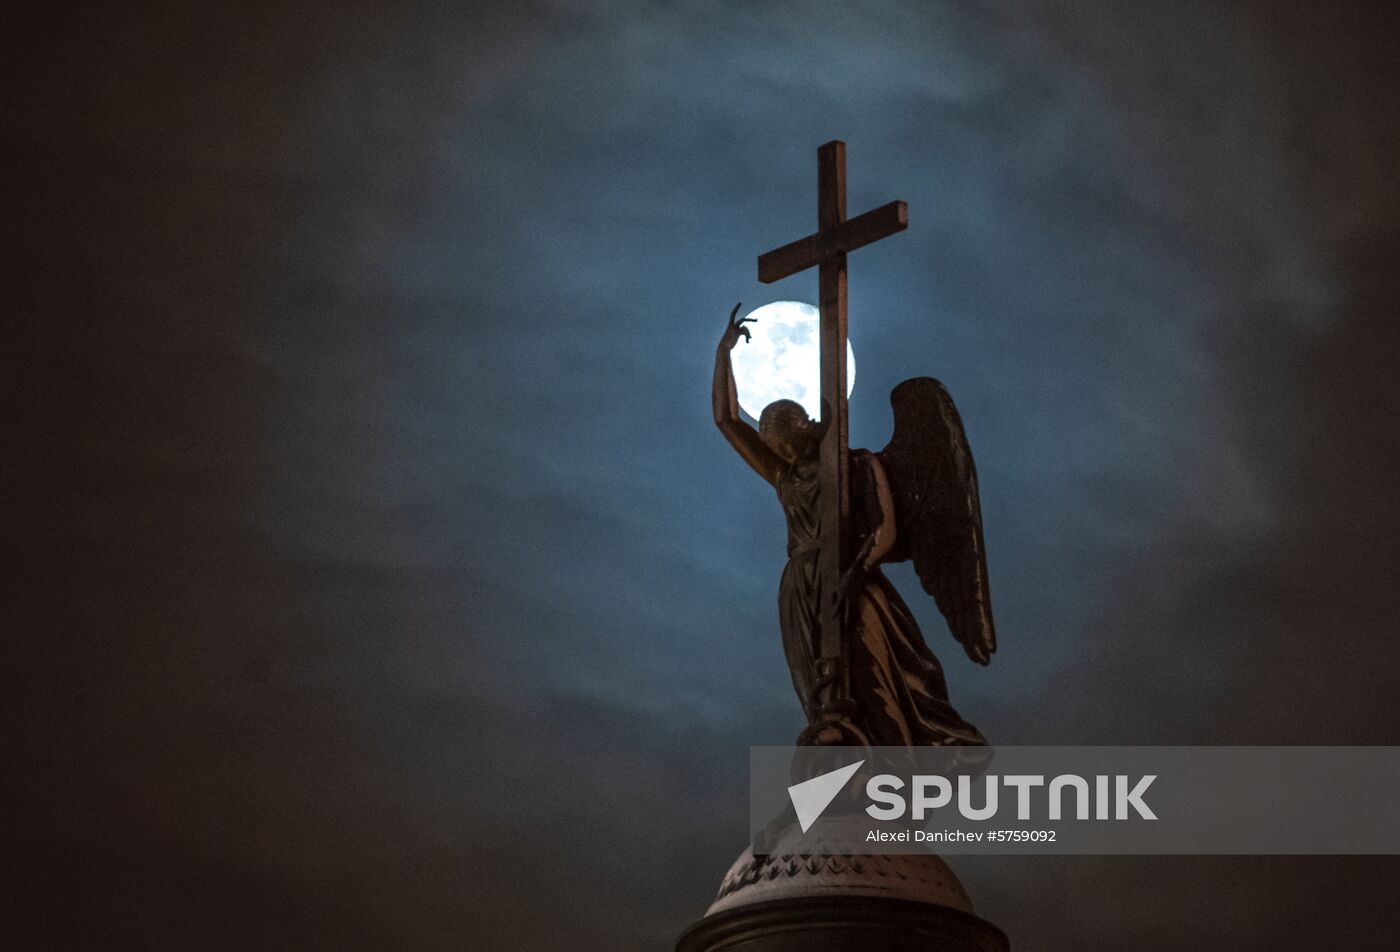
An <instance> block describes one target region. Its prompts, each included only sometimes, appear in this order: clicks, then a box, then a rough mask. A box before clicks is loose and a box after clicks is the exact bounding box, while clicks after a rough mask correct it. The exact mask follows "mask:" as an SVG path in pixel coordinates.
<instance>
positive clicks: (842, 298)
mask: <svg viewBox="0 0 1400 952" xmlns="http://www.w3.org/2000/svg"><path fill="white" fill-rule="evenodd" d="M907 227H909V209H908V207H907V206H906V205H905V204H904V203H903V202H890V203H889V204H888V205H882V206H880V207H879V208H876V209H874V210H873V211H869V212H866V213H865V214H864V215H859V216H857V217H855V218H852V219H850V220H847V218H846V144H845V143H844V142H828V143H826V145H823V146H822V147H821V148H819V149H818V150H817V231H816V233H815V234H811V235H808V236H807V237H806V238H800V239H798V240H797V241H794V242H791V243H789V244H786V245H783V246H782V247H781V248H776V249H774V250H773V251H769V252H767V253H766V254H762V255H759V256H758V279H759V280H760V281H762V282H763V283H764V284H771V283H773V282H774V281H777V280H779V279H781V278H785V277H787V276H788V275H791V274H796V273H797V272H799V271H805V270H806V269H808V268H811V267H816V268H817V269H818V283H819V285H820V302H821V348H820V350H821V379H822V413H821V415H822V420H823V422H825V423H826V424H827V428H826V434H825V435H824V436H823V438H822V445H821V461H820V467H821V470H820V472H821V476H820V478H821V498H820V520H821V543H822V549H821V556H820V559H821V565H820V568H819V572H820V576H821V585H820V588H821V593H822V604H821V606H820V607H819V610H818V618H819V619H820V625H821V631H820V636H819V638H820V644H818V645H817V646H816V647H817V649H818V654H819V661H818V669H817V672H816V674H817V678H818V683H819V684H821V685H822V687H821V689H820V696H819V697H818V698H813V699H811V700H812V701H815V702H817V704H818V706H819V707H820V708H821V711H822V713H823V716H824V717H826V718H828V719H831V718H840V717H841V716H842V714H843V713H844V712H843V710H842V709H843V707H844V706H845V705H846V704H847V703H848V701H849V699H850V691H849V682H848V678H849V671H848V670H847V665H846V664H845V663H844V655H845V650H844V649H845V633H844V628H845V624H844V622H845V613H844V612H841V611H838V610H837V607H836V605H835V602H834V600H833V598H832V596H833V595H834V593H835V592H836V590H837V589H838V588H839V586H840V582H841V575H842V572H843V570H844V569H845V568H846V567H847V566H848V563H849V561H850V559H851V558H852V557H853V556H854V555H855V554H856V553H855V552H853V551H852V549H853V546H852V542H853V540H852V539H850V538H849V535H850V525H849V524H850V508H851V507H850V485H849V479H850V462H849V456H850V449H849V442H848V439H847V432H848V431H847V413H846V254H847V252H850V251H854V250H855V249H856V248H860V247H863V246H865V245H868V244H870V243H871V242H873V241H879V240H880V239H881V238H884V237H887V236H889V235H893V234H894V233H896V232H899V231H903V230H904V229H905V228H907Z"/></svg>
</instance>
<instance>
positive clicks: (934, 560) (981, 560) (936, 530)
mask: <svg viewBox="0 0 1400 952" xmlns="http://www.w3.org/2000/svg"><path fill="white" fill-rule="evenodd" d="M890 403H891V404H893V406H894V435H893V436H891V437H890V443H889V445H888V446H886V447H885V448H884V449H883V450H882V451H881V452H880V454H879V455H880V461H881V462H882V463H883V464H884V468H885V473H886V476H887V478H888V479H889V483H890V494H891V495H892V496H893V498H894V510H895V527H896V530H895V544H894V547H893V548H892V549H891V551H890V552H889V554H888V555H887V556H886V558H885V561H887V562H903V561H904V560H906V559H913V560H914V569H915V571H916V572H918V574H919V580H920V581H921V582H923V585H924V591H926V592H928V593H929V594H930V595H932V596H933V597H934V600H935V601H937V602H938V608H939V611H941V612H942V613H943V617H944V618H946V619H947V620H948V627H949V629H951V630H952V632H953V637H955V638H957V639H958V641H960V642H962V645H963V647H964V648H965V649H967V653H968V656H969V657H970V658H972V660H974V661H977V662H978V663H980V664H986V663H988V661H990V659H991V654H992V652H994V651H996V649H997V636H996V629H995V628H994V627H993V625H992V600H991V590H990V588H989V586H988V582H987V559H986V555H985V552H984V550H983V546H982V505H981V502H980V501H979V499H978V495H977V469H976V467H975V466H974V465H973V462H972V450H971V449H970V448H969V447H968V445H967V435H966V434H965V433H964V432H963V425H962V419H961V418H960V417H959V416H958V410H957V407H955V406H954V405H953V398H952V397H950V396H949V395H948V391H947V390H946V389H945V388H944V387H943V384H941V383H939V382H938V381H937V380H934V379H933V378H932V377H914V378H912V379H910V380H906V381H904V382H903V383H902V384H900V385H899V386H897V387H895V388H894V391H893V392H892V393H891V394H890Z"/></svg>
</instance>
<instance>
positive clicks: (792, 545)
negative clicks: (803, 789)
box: [777, 459, 986, 747]
mask: <svg viewBox="0 0 1400 952" xmlns="http://www.w3.org/2000/svg"><path fill="white" fill-rule="evenodd" d="M852 462H853V463H855V461H854V460H853V461H852ZM852 483H853V485H852V489H853V490H856V489H857V487H860V486H863V485H865V481H863V480H853V481H852ZM777 489H778V500H779V501H780V502H781V503H782V506H783V512H784V514H785V515H786V516H787V527H788V562H787V566H786V567H785V568H784V569H783V577H782V581H781V583H780V584H779V586H778V619H779V623H780V625H781V628H782V635H783V652H784V654H785V655H786V656H787V662H788V667H789V669H790V670H791V672H792V683H793V687H794V688H795V689H796V690H797V696H798V697H799V698H800V699H801V701H802V705H803V710H804V712H805V713H806V715H807V718H808V720H809V721H810V720H812V719H813V718H814V716H815V714H816V713H817V711H816V709H815V705H814V702H815V699H814V698H812V697H811V693H812V692H811V688H812V684H813V683H814V681H815V680H816V659H817V657H818V656H819V650H818V649H819V644H820V642H819V639H820V624H819V621H818V607H819V606H820V605H821V603H822V598H823V597H824V593H823V592H822V586H821V573H820V571H819V562H820V559H819V552H820V547H821V539H820V534H819V529H820V523H819V506H818V502H819V497H820V475H819V464H818V462H817V461H816V460H814V459H801V460H798V461H796V462H795V463H792V464H790V465H789V466H787V467H785V468H784V469H783V471H782V472H781V473H780V474H779V476H778V482H777ZM851 503H852V509H868V508H869V506H870V505H871V504H872V500H868V499H860V500H857V499H852V501H851ZM853 597H854V598H856V604H855V606H854V610H853V612H852V618H853V621H854V626H853V628H852V630H851V633H850V639H849V644H848V649H847V658H846V661H847V664H848V665H849V668H850V683H851V695H852V697H853V698H854V699H855V701H856V704H857V707H858V711H857V714H856V719H857V721H858V723H857V726H858V727H860V728H861V730H862V731H863V732H864V733H865V735H866V736H867V737H868V738H869V739H870V743H871V744H872V745H875V746H888V747H894V746H898V747H904V746H911V745H929V744H931V745H945V744H985V743H986V741H985V740H984V739H983V737H982V735H981V733H979V732H978V730H977V728H975V727H973V726H972V725H971V724H969V723H967V722H966V721H964V720H963V719H962V718H961V717H960V716H959V715H958V712H957V711H956V710H954V709H953V706H952V705H951V704H950V703H949V702H948V687H947V684H946V683H945V681H944V678H943V668H942V665H940V664H939V663H938V659H937V658H935V657H934V656H933V653H932V652H931V651H929V649H928V646H927V645H926V644H924V638H923V635H922V634H921V633H920V631H919V626H918V624H917V623H916V622H915V621H914V616H913V615H912V614H911V613H910V612H909V608H908V606H907V605H905V604H904V600H903V599H902V598H900V596H899V593H898V592H897V591H895V588H894V586H893V585H892V584H890V582H889V580H888V579H886V578H885V576H884V575H883V574H882V573H881V572H880V571H879V569H878V568H875V569H873V570H871V571H870V572H868V573H867V574H866V577H865V580H864V584H863V585H862V587H861V589H860V591H859V593H857V594H855V595H853Z"/></svg>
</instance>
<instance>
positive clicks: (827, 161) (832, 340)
mask: <svg viewBox="0 0 1400 952" xmlns="http://www.w3.org/2000/svg"><path fill="white" fill-rule="evenodd" d="M845 223H846V143H844V142H839V141H838V142H828V143H826V144H825V145H823V146H822V147H821V148H819V149H818V150H817V233H818V234H834V233H836V231H837V230H838V229H839V228H840V227H841V226H842V225H844V224H845ZM817 271H818V286H819V295H820V296H819V301H820V303H821V375H822V421H823V422H824V423H826V424H827V427H826V434H825V436H823V437H822V446H821V539H822V553H821V566H820V569H819V571H820V573H821V585H820V590H821V593H822V605H821V613H820V616H819V617H820V619H821V645H820V651H821V656H820V657H821V659H822V661H823V662H825V663H826V664H827V665H828V666H830V667H831V668H832V669H833V670H830V671H827V672H819V675H821V676H823V677H825V676H826V675H828V674H829V675H830V676H832V677H833V678H834V679H836V680H835V681H834V682H833V683H832V684H831V685H830V686H829V687H828V688H827V692H826V694H827V700H828V704H827V706H828V707H832V706H834V705H835V704H836V703H838V702H839V701H841V700H843V699H845V698H847V697H849V696H850V692H849V690H848V688H849V684H848V683H847V682H848V678H847V672H846V667H847V666H846V665H845V664H842V663H841V661H842V657H843V655H844V654H845V651H844V650H843V649H844V647H845V644H844V639H843V637H842V627H843V626H842V624H841V622H842V618H843V615H844V613H843V612H840V611H838V609H837V606H836V605H835V603H834V601H833V599H832V593H834V592H835V591H836V589H837V587H838V586H839V585H840V582H841V569H842V567H843V566H844V565H845V564H846V560H847V559H848V558H849V557H850V543H849V540H848V539H847V538H846V536H847V535H848V534H849V533H848V531H847V529H848V526H849V523H850V514H851V493H850V486H849V483H848V481H849V478H850V450H849V443H848V442H847V436H848V427H847V412H846V252H844V251H840V252H837V253H835V254H829V255H826V256H825V257H823V258H822V261H821V264H820V265H818V267H817Z"/></svg>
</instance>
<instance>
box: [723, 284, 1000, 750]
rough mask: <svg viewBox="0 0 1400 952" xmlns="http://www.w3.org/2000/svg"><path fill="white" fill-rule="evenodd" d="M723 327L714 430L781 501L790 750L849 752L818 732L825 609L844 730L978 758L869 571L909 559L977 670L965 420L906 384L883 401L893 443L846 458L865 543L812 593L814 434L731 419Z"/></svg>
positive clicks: (913, 629)
mask: <svg viewBox="0 0 1400 952" xmlns="http://www.w3.org/2000/svg"><path fill="white" fill-rule="evenodd" d="M738 313H739V306H738V305H735V307H734V311H733V312H732V313H731V314H730V316H729V324H728V326H727V327H726V328H725V330H724V335H723V336H722V337H721V338H720V342H719V347H718V350H717V352H716V354H715V375H714V385H713V402H714V413H715V425H716V426H717V427H719V430H720V432H721V433H723V434H724V436H725V438H726V439H727V440H728V441H729V443H730V444H731V445H732V446H733V447H734V449H735V450H737V451H738V453H739V455H740V456H741V457H743V459H744V462H746V463H748V464H749V466H751V467H753V469H754V470H755V471H756V472H757V473H758V474H759V475H760V476H762V477H763V478H764V479H765V480H767V481H768V483H769V485H771V486H773V488H774V489H776V490H777V493H778V501H779V503H781V504H782V507H783V513H784V514H785V515H786V517H787V536H788V539H787V551H788V561H787V566H786V567H785V568H784V569H783V576H782V581H781V583H780V584H779V587H778V621H779V624H780V626H781V629H782V639H783V652H784V654H785V656H786V658H787V663H788V667H789V669H790V670H791V672H792V683H793V687H795V688H796V689H797V696H798V698H799V699H801V702H802V707H803V711H804V713H805V714H806V716H807V720H808V724H809V728H808V731H806V732H804V734H803V738H802V739H801V740H800V741H799V743H817V744H824V743H844V742H847V741H846V740H843V739H841V738H839V737H837V736H835V735H830V736H828V733H829V732H823V731H821V730H817V729H816V728H818V727H820V726H821V725H822V724H823V723H829V719H828V717H827V715H829V711H825V710H824V709H823V700H822V690H821V689H822V688H823V687H824V686H825V685H826V684H828V683H829V681H830V678H829V677H828V676H826V673H825V672H823V670H822V666H821V664H820V663H819V661H820V659H821V652H820V650H819V628H820V624H819V619H820V617H821V609H822V604H823V601H822V600H823V598H831V599H836V600H837V601H838V602H839V604H840V605H841V607H842V610H844V611H845V612H846V615H845V619H846V622H845V629H844V631H845V636H844V642H845V645H844V652H843V656H842V665H843V667H844V669H845V670H844V672H843V674H844V679H845V684H846V685H847V689H846V690H847V692H848V696H849V711H848V713H847V714H845V715H843V717H845V718H848V721H847V722H848V723H850V724H851V726H852V727H854V729H855V730H854V732H847V735H848V737H849V735H850V734H851V733H854V735H855V736H857V737H860V738H862V739H863V740H864V742H865V743H868V744H869V745H871V746H887V747H909V746H916V745H936V746H942V745H982V744H985V743H986V740H985V739H984V738H983V737H982V734H981V733H980V732H979V731H978V730H977V728H975V727H973V726H972V725H971V724H969V723H968V722H967V721H965V720H963V719H962V717H960V716H959V715H958V712H957V711H956V710H954V709H953V706H952V704H950V703H949V701H948V687H947V684H946V683H945V681H944V678H943V668H942V666H941V665H940V664H939V663H938V659H937V658H935V657H934V656H933V653H932V652H931V651H929V649H928V646H927V645H926V644H925V643H924V638H923V635H922V634H921V633H920V632H919V627H918V624H917V623H916V622H915V621H914V616H913V615H912V614H911V613H910V611H909V608H908V606H906V605H905V604H904V600H903V599H902V598H900V596H899V593H898V592H897V591H895V588H894V586H893V585H892V584H891V583H890V582H889V580H888V579H886V578H885V576H884V574H883V573H882V572H881V571H880V565H881V564H882V563H885V562H903V561H905V560H908V559H912V560H913V562H914V568H915V570H916V571H917V573H918V575H919V579H920V581H921V582H922V583H923V588H924V590H925V591H926V592H928V593H929V594H930V595H932V596H933V598H934V599H935V601H936V602H937V603H938V608H939V610H940V611H941V612H942V613H943V617H944V618H945V619H946V620H947V623H948V627H949V629H950V630H951V631H952V634H953V637H955V638H956V639H957V640H958V641H960V642H961V643H962V646H963V648H964V649H965V650H966V651H967V654H968V657H970V658H971V659H972V660H973V661H976V662H977V663H978V664H983V665H985V664H987V663H988V662H989V661H990V660H991V655H992V653H993V652H994V651H996V632H995V630H994V628H993V626H992V610H991V601H990V596H989V592H988V585H987V564H986V559H985V557H984V555H983V548H982V514H981V506H980V503H979V502H978V496H977V472H976V470H975V469H974V468H973V464H972V453H971V451H970V450H969V448H968V445H967V437H966V435H965V434H964V433H963V427H962V421H961V419H960V418H959V417H958V411H957V409H956V408H955V407H954V406H953V400H952V398H951V397H950V396H949V395H948V391H947V390H946V389H944V387H943V385H942V384H941V383H939V382H938V381H937V380H934V379H933V378H931V377H915V378H913V379H911V380H906V381H904V382H903V383H901V384H900V385H899V386H897V387H895V388H894V391H893V392H892V393H891V394H890V402H891V403H892V404H893V406H894V435H893V436H892V437H891V438H890V442H889V445H888V446H886V447H885V448H884V449H883V450H881V451H879V452H878V453H873V452H870V451H868V450H853V451H852V452H851V457H850V460H851V461H850V513H851V515H850V526H851V529H852V531H853V533H854V538H856V539H858V540H863V545H861V546H860V549H859V555H857V556H856V558H855V561H854V562H853V563H852V564H851V565H850V566H849V568H847V569H846V571H845V573H844V575H843V576H842V582H841V585H840V590H839V591H838V592H836V593H825V592H823V591H821V587H822V581H821V573H820V572H819V570H818V561H819V553H820V550H821V533H820V525H821V524H820V519H819V516H818V513H819V500H820V497H821V492H822V486H821V480H820V465H819V455H820V454H819V447H820V444H821V440H822V435H823V433H824V431H825V426H824V424H822V423H818V422H816V421H814V420H812V419H811V418H810V417H808V416H807V413H806V411H805V410H804V409H803V408H802V406H801V404H799V403H796V402H795V401H792V400H777V401H775V402H773V403H771V404H769V405H768V406H767V407H765V408H764V410H763V412H762V414H761V415H760V417H759V422H758V429H757V430H755V429H754V428H753V427H752V426H750V425H749V424H747V423H745V422H744V421H743V420H742V419H741V418H740V416H739V401H738V393H737V391H736V389H735V384H734V370H733V366H732V364H731V361H730V351H732V350H733V349H734V347H735V345H736V344H737V343H738V341H739V338H740V337H743V338H744V339H745V340H748V339H749V331H748V328H746V327H744V324H745V323H746V322H748V321H750V320H752V319H751V318H738V319H736V318H737V316H738Z"/></svg>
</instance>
